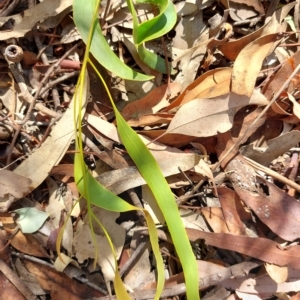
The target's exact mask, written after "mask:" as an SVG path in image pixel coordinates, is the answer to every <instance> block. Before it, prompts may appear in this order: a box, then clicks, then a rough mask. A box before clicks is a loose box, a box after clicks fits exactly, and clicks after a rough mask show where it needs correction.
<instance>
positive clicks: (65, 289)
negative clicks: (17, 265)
mask: <svg viewBox="0 0 300 300" xmlns="http://www.w3.org/2000/svg"><path fill="white" fill-rule="evenodd" d="M24 265H25V267H26V268H27V270H28V271H29V272H30V273H31V274H33V275H34V276H35V278H37V280H38V281H39V284H40V285H41V287H42V288H43V289H44V290H45V291H49V293H50V297H51V299H53V300H61V299H70V300H82V299H86V298H93V297H103V296H105V295H103V294H102V293H100V292H99V291H97V290H94V289H93V288H91V287H89V286H88V285H86V284H82V283H79V282H78V281H77V280H74V279H71V278H69V277H68V276H67V275H66V274H64V273H60V272H57V271H55V270H54V269H53V268H50V267H48V266H46V265H42V264H38V263H36V262H31V261H29V260H26V259H25V260H24Z"/></svg>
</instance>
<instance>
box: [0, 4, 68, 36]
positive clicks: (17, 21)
mask: <svg viewBox="0 0 300 300" xmlns="http://www.w3.org/2000/svg"><path fill="white" fill-rule="evenodd" d="M72 3H73V1H72V0H46V1H43V2H41V3H39V4H37V5H35V6H33V7H31V8H30V9H27V10H25V11H23V12H22V13H20V14H18V15H14V16H8V17H2V18H0V24H1V25H3V24H4V23H6V22H7V21H8V20H12V21H13V22H11V23H12V24H14V27H13V29H11V30H4V31H2V32H0V39H1V40H7V39H11V38H20V37H23V36H24V35H25V34H26V33H27V32H28V31H29V30H31V29H32V28H33V27H34V26H35V25H36V24H37V23H39V22H41V21H44V20H45V18H49V17H52V16H56V15H58V14H59V13H61V12H63V11H65V10H67V9H68V8H70V7H71V6H72ZM67 12H68V11H67ZM55 26H57V24H56V25H54V26H53V24H50V26H49V27H51V28H53V27H55ZM49 27H47V26H46V23H45V24H44V28H45V29H46V28H49Z"/></svg>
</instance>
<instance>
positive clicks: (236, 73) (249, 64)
mask: <svg viewBox="0 0 300 300" xmlns="http://www.w3.org/2000/svg"><path fill="white" fill-rule="evenodd" d="M281 38H282V34H278V33H275V34H269V35H266V36H263V37H260V38H258V39H256V40H255V41H253V42H251V43H249V44H248V45H247V46H246V47H245V48H243V50H242V51H241V52H240V53H239V55H238V57H237V58H236V60H235V62H234V65H233V70H232V89H231V90H232V92H234V93H236V94H238V95H246V96H248V97H250V96H251V95H252V93H253V90H254V87H255V83H256V80H257V76H258V74H259V72H260V69H261V66H262V63H263V60H264V59H265V57H266V56H267V55H268V54H269V53H270V51H271V50H272V49H273V48H274V47H275V46H276V45H277V44H278V43H279V42H280V40H281Z"/></svg>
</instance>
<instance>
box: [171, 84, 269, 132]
mask: <svg viewBox="0 0 300 300" xmlns="http://www.w3.org/2000/svg"><path fill="white" fill-rule="evenodd" d="M267 103H268V102H267V101H266V99H265V98H264V96H263V95H262V94H261V93H260V92H259V91H257V90H254V92H253V94H252V96H251V98H250V99H249V98H248V97H247V96H241V95H237V94H235V93H230V94H227V95H224V96H219V97H216V98H211V99H195V100H193V101H191V102H188V103H187V104H185V105H183V106H182V107H181V108H180V109H179V111H178V112H177V113H176V115H175V117H174V118H173V120H172V121H171V123H170V125H169V127H168V129H167V131H166V132H168V133H180V134H185V135H191V136H197V137H206V136H212V135H216V134H217V133H218V132H226V131H228V130H229V129H230V128H231V127H232V123H233V117H234V115H235V113H236V112H237V110H238V109H239V108H241V107H243V106H246V105H250V104H256V105H267ZM187 116H189V117H188V119H187Z"/></svg>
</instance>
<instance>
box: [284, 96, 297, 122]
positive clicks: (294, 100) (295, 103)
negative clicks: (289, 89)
mask: <svg viewBox="0 0 300 300" xmlns="http://www.w3.org/2000/svg"><path fill="white" fill-rule="evenodd" d="M287 94H288V98H289V100H290V101H291V102H292V103H293V113H294V115H295V116H296V117H297V118H298V119H300V104H299V103H298V102H297V101H296V99H295V98H294V97H293V96H292V95H291V94H290V93H287Z"/></svg>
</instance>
